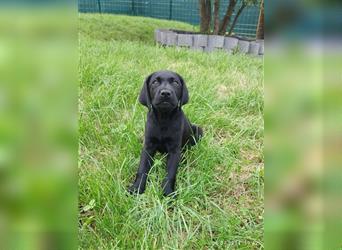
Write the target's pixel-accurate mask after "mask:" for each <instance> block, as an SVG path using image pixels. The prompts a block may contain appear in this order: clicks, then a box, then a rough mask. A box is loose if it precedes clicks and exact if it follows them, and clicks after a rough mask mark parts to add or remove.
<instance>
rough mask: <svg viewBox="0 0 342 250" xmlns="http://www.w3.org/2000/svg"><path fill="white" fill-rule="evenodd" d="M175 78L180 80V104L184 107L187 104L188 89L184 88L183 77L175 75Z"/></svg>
mask: <svg viewBox="0 0 342 250" xmlns="http://www.w3.org/2000/svg"><path fill="white" fill-rule="evenodd" d="M177 76H178V78H179V79H180V80H181V83H182V92H181V98H180V104H181V105H184V104H187V103H188V101H189V92H188V88H187V87H186V84H185V81H184V79H183V77H181V76H180V75H178V74H177Z"/></svg>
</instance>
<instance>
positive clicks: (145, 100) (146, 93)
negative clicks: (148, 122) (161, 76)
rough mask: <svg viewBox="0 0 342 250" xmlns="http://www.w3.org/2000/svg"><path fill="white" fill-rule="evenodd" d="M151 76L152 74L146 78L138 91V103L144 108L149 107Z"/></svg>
mask: <svg viewBox="0 0 342 250" xmlns="http://www.w3.org/2000/svg"><path fill="white" fill-rule="evenodd" d="M153 74H154V73H152V74H151V75H149V76H148V77H146V79H145V82H144V85H143V87H142V89H141V91H140V95H139V102H140V103H141V104H142V105H144V106H146V107H150V105H151V96H150V90H149V83H150V80H151V77H152V76H153Z"/></svg>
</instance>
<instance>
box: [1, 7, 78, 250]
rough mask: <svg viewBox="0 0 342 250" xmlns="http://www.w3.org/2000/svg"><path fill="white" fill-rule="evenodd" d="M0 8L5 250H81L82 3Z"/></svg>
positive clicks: (2, 196) (2, 222) (2, 187)
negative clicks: (79, 44) (79, 77)
mask: <svg viewBox="0 0 342 250" xmlns="http://www.w3.org/2000/svg"><path fill="white" fill-rule="evenodd" d="M0 5H1V6H0V83H1V84H0V249H76V247H77V233H76V232H77V231H76V230H77V145H78V142H77V28H76V27H77V26H76V25H77V16H76V11H77V8H76V3H75V4H74V6H71V4H63V3H58V4H57V3H52V2H43V1H40V2H34V1H31V2H26V1H22V2H1V4H0Z"/></svg>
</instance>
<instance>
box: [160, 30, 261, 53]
mask: <svg viewBox="0 0 342 250" xmlns="http://www.w3.org/2000/svg"><path fill="white" fill-rule="evenodd" d="M154 39H155V41H156V42H157V43H158V44H160V45H163V46H176V47H185V48H190V49H193V50H198V51H205V52H211V51H214V50H224V51H226V52H227V53H232V52H233V51H234V50H238V51H240V53H244V54H250V55H255V56H263V55H264V40H247V39H243V38H239V37H229V36H218V35H204V34H199V33H196V32H190V31H181V30H172V29H156V30H155V32H154Z"/></svg>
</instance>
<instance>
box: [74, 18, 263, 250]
mask: <svg viewBox="0 0 342 250" xmlns="http://www.w3.org/2000/svg"><path fill="white" fill-rule="evenodd" d="M166 27H172V28H181V29H188V30H193V29H194V27H193V26H191V25H188V24H183V23H179V22H171V21H162V20H157V19H151V18H142V17H125V16H114V15H95V14H87V15H85V14H81V15H80V34H79V36H80V51H79V53H80V63H79V65H80V66H79V72H80V86H79V140H80V143H79V244H80V248H82V249H83V248H84V249H263V248H264V246H263V213H264V205H263V199H264V198H263V189H264V157H263V129H264V128H263V62H262V60H261V59H260V58H253V57H250V56H246V55H240V54H236V55H227V54H225V53H224V52H222V51H218V52H215V53H211V54H206V53H201V52H196V51H190V50H186V49H176V48H163V47H159V46H157V45H155V44H154V43H153V30H154V29H155V28H166ZM160 69H169V70H173V71H176V72H178V73H179V74H181V75H182V76H183V77H184V79H185V81H186V83H187V86H188V89H189V93H190V100H189V103H188V104H187V105H185V106H184V107H183V109H184V112H185V113H186V115H187V116H188V117H189V119H190V120H191V121H192V122H193V123H195V124H198V125H200V126H201V127H203V129H204V133H205V136H204V138H203V139H202V140H201V141H200V143H199V144H197V145H196V146H195V147H193V148H191V149H190V150H188V151H187V152H186V153H185V157H184V159H183V161H182V163H181V166H180V168H179V172H178V176H177V190H178V197H177V199H176V200H174V201H170V199H169V198H164V197H163V196H162V194H161V193H162V190H161V181H162V179H163V176H164V175H165V172H166V171H165V161H164V158H165V155H157V160H156V161H155V164H154V166H153V168H152V170H151V173H150V175H149V183H148V184H147V188H146V193H145V194H143V195H140V196H130V195H128V194H127V192H126V189H127V187H128V186H129V185H130V183H131V182H132V181H133V179H134V176H135V173H136V170H137V166H138V163H139V156H140V151H141V149H142V140H143V134H144V124H145V120H146V112H147V109H146V108H145V107H143V106H142V105H140V104H139V102H138V100H137V99H138V94H139V92H140V89H141V86H142V84H143V81H144V78H145V77H146V76H147V75H148V74H150V73H151V72H154V71H156V70H160Z"/></svg>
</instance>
